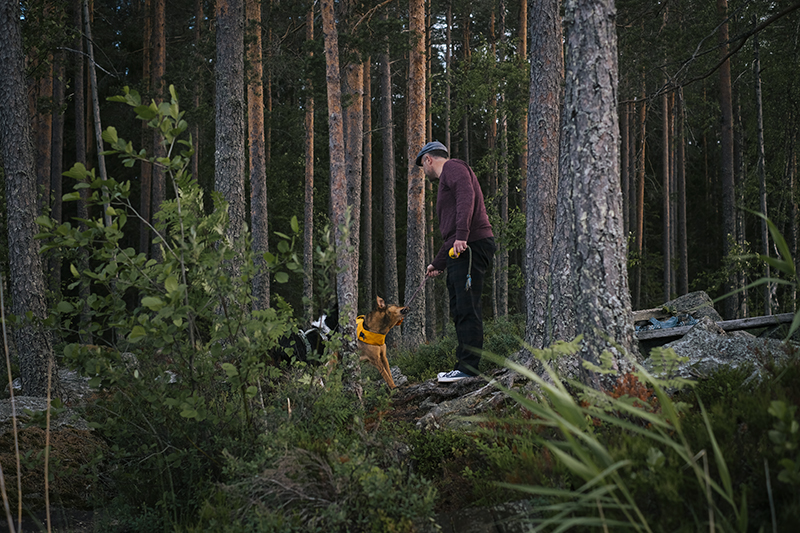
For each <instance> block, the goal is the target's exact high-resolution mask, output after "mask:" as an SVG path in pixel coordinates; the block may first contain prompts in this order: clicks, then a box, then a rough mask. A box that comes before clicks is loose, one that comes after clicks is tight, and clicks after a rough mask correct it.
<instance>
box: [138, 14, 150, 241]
mask: <svg viewBox="0 0 800 533" xmlns="http://www.w3.org/2000/svg"><path fill="white" fill-rule="evenodd" d="M143 12H144V13H143V17H142V18H143V28H144V30H143V33H144V35H143V38H142V41H143V42H142V86H143V88H144V91H145V93H148V92H150V88H151V85H152V84H151V83H150V81H151V78H152V74H153V0H144V10H143ZM142 148H143V149H144V150H145V151H146V152H147V153H148V154H152V153H153V132H152V130H151V128H150V127H149V126H148V125H147V124H146V123H145V122H142ZM139 172H140V176H141V181H140V185H139V187H140V193H139V194H140V197H139V216H140V217H141V220H140V222H139V251H140V252H141V253H144V254H148V255H149V254H150V253H151V250H150V248H151V242H150V239H151V235H150V227H149V224H151V210H150V201H151V198H152V188H153V165H152V164H151V163H149V162H144V161H143V162H142V163H141V168H140V169H139Z"/></svg>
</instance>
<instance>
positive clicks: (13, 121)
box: [0, 0, 62, 397]
mask: <svg viewBox="0 0 800 533" xmlns="http://www.w3.org/2000/svg"><path fill="white" fill-rule="evenodd" d="M20 15H21V14H20V7H19V2H17V1H15V0H0V101H2V102H3V105H2V106H0V158H1V159H2V161H3V173H4V178H5V187H6V191H5V194H6V217H7V224H8V260H9V264H8V269H9V273H10V289H11V290H10V292H11V302H12V309H11V310H12V312H13V313H14V314H15V315H16V316H17V317H20V319H22V321H21V323H20V324H17V325H16V326H15V327H14V328H13V330H12V335H13V338H14V344H15V345H16V348H17V357H18V361H19V372H20V377H21V378H22V392H23V394H25V395H28V396H46V395H47V393H48V386H47V385H48V373H51V374H52V382H51V385H50V391H51V392H52V394H53V396H54V397H58V396H60V395H61V393H62V390H61V385H60V382H59V379H58V373H57V372H56V368H55V358H54V356H53V347H52V340H51V338H50V335H49V333H48V332H47V331H46V330H45V329H44V328H42V327H41V325H40V324H37V322H38V321H39V320H43V319H44V318H45V316H46V314H47V302H46V300H45V282H44V273H43V271H42V261H41V255H40V254H39V243H38V241H37V240H36V239H35V236H36V234H37V233H38V228H37V227H36V222H35V219H36V216H37V215H38V213H37V202H36V167H35V162H34V145H33V138H32V132H31V117H30V110H29V107H28V102H27V98H26V86H25V79H24V74H25V60H24V56H23V51H22V33H21V28H20V26H21V24H22V23H21V16H20ZM0 283H3V281H2V280H0ZM28 313H30V314H31V315H32V316H33V320H32V321H29V320H27V319H26V318H25V316H26V315H27V314H28Z"/></svg>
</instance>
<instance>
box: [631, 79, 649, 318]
mask: <svg viewBox="0 0 800 533" xmlns="http://www.w3.org/2000/svg"><path fill="white" fill-rule="evenodd" d="M641 96H642V99H641V101H640V102H639V157H638V158H637V174H636V195H637V196H636V257H637V258H638V262H637V264H636V274H635V276H636V282H635V285H634V291H633V306H634V308H636V309H639V308H640V307H641V305H642V301H641V300H642V255H643V254H644V175H645V164H646V163H647V160H646V158H645V148H646V147H647V136H646V133H647V85H646V78H645V73H644V71H642V95H641Z"/></svg>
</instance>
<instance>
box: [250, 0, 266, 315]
mask: <svg viewBox="0 0 800 533" xmlns="http://www.w3.org/2000/svg"><path fill="white" fill-rule="evenodd" d="M246 1H247V7H246V15H245V17H246V19H247V33H248V37H247V60H248V66H249V67H250V68H249V71H248V76H247V132H248V140H249V143H248V148H249V150H250V226H251V232H252V238H253V241H252V246H253V260H254V262H255V265H256V268H257V269H258V270H257V272H256V274H255V275H254V276H253V281H252V287H253V309H254V310H261V309H267V308H268V307H269V289H270V287H269V272H267V265H266V262H265V261H264V253H266V252H268V251H269V244H268V242H269V241H268V236H269V231H268V227H267V168H266V153H265V148H264V86H263V83H262V78H263V75H264V68H263V66H262V58H261V0H246Z"/></svg>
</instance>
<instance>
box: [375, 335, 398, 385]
mask: <svg viewBox="0 0 800 533" xmlns="http://www.w3.org/2000/svg"><path fill="white" fill-rule="evenodd" d="M379 364H380V367H379V368H378V369H379V370H380V371H381V374H382V375H383V380H384V381H385V382H386V384H387V385H389V388H390V389H396V388H397V385H395V384H394V379H393V378H392V369H391V368H390V367H389V358H388V357H386V345H385V344H384V345H382V346H381V347H380V360H379Z"/></svg>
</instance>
